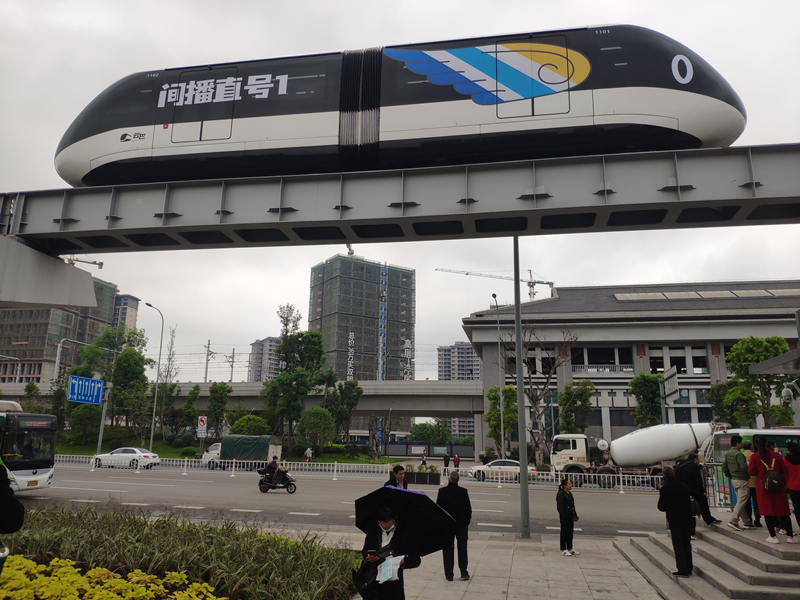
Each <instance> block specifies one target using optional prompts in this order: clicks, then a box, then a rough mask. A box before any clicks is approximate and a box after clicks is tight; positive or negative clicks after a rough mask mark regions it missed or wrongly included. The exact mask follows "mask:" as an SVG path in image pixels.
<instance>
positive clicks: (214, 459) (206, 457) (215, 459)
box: [200, 442, 222, 469]
mask: <svg viewBox="0 0 800 600" xmlns="http://www.w3.org/2000/svg"><path fill="white" fill-rule="evenodd" d="M221 448H222V444H221V443H220V442H217V443H216V444H211V445H210V446H209V447H208V448H206V451H205V452H203V456H201V457H200V464H201V465H203V466H204V467H207V468H209V469H215V468H216V467H217V466H218V465H219V453H220V450H221Z"/></svg>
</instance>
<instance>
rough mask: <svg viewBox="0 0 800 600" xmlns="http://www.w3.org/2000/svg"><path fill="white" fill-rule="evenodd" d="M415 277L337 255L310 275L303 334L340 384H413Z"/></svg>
mask: <svg viewBox="0 0 800 600" xmlns="http://www.w3.org/2000/svg"><path fill="white" fill-rule="evenodd" d="M415 280H416V276H415V272H414V270H413V269H406V268H403V267H396V266H392V265H386V264H381V263H378V262H374V261H369V260H365V259H363V258H359V257H356V256H342V255H337V256H334V257H332V258H329V259H328V260H326V261H325V262H323V263H320V264H318V265H315V266H314V267H312V269H311V294H310V302H309V309H308V328H309V329H310V330H315V331H320V332H322V341H323V344H324V347H325V359H326V364H327V366H328V367H331V368H333V369H334V371H335V372H336V375H337V377H338V378H339V379H341V380H352V379H355V380H376V379H377V380H383V379H414V323H415V317H416V309H415V303H416V301H415Z"/></svg>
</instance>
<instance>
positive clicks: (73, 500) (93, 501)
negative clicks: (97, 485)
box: [69, 498, 100, 504]
mask: <svg viewBox="0 0 800 600" xmlns="http://www.w3.org/2000/svg"><path fill="white" fill-rule="evenodd" d="M69 501H70V502H88V503H90V504H94V503H96V502H100V500H86V499H84V498H70V499H69Z"/></svg>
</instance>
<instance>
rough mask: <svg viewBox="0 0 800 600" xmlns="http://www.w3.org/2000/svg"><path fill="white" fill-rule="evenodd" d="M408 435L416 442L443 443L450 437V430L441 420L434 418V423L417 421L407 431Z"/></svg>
mask: <svg viewBox="0 0 800 600" xmlns="http://www.w3.org/2000/svg"><path fill="white" fill-rule="evenodd" d="M408 437H409V439H411V440H414V441H418V442H429V443H431V444H445V443H447V442H449V441H450V439H451V438H452V431H451V430H450V427H449V426H447V425H446V424H445V423H444V422H443V421H441V420H439V419H436V421H435V422H434V423H417V424H416V425H414V426H413V427H412V428H411V431H409V432H408Z"/></svg>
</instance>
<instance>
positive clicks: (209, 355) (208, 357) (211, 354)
mask: <svg viewBox="0 0 800 600" xmlns="http://www.w3.org/2000/svg"><path fill="white" fill-rule="evenodd" d="M203 348H205V349H206V374H205V375H203V383H208V361H210V360H211V359H212V358H214V357H215V356H216V355H217V353H216V352H212V351H211V340H208V344H206V345H205V346H203Z"/></svg>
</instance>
